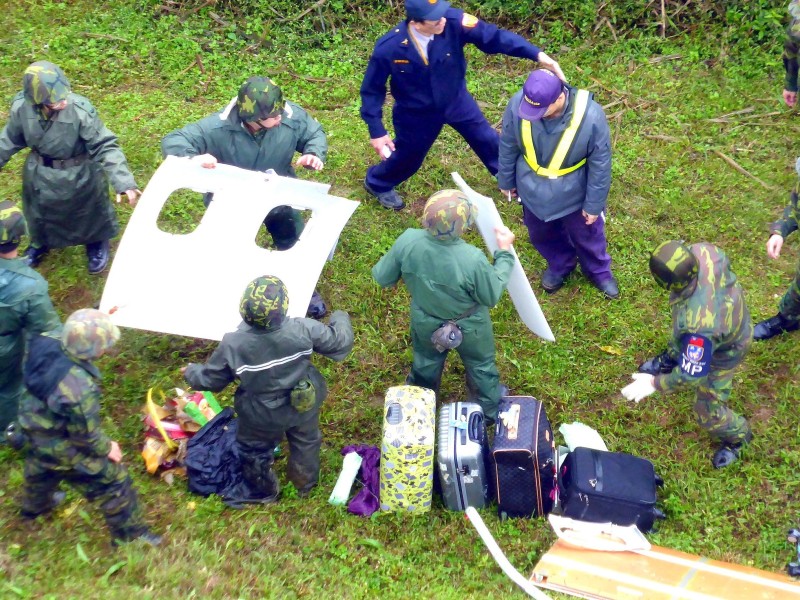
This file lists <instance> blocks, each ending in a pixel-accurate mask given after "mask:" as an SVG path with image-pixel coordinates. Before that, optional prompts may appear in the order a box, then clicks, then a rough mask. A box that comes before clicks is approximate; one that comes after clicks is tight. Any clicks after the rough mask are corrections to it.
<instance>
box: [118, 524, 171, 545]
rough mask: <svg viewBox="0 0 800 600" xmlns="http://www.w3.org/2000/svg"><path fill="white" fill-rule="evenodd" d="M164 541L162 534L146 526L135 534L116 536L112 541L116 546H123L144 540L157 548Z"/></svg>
mask: <svg viewBox="0 0 800 600" xmlns="http://www.w3.org/2000/svg"><path fill="white" fill-rule="evenodd" d="M162 541H164V540H163V538H162V537H161V536H160V535H158V534H155V533H153V532H152V531H150V529H148V528H146V527H145V528H144V529H143V530H141V531H138V532H136V533H133V534H126V535H121V536H115V537H114V539H113V540H112V542H111V543H112V544H113V545H114V546H121V545H122V544H130V543H132V542H144V543H145V544H148V545H149V546H153V547H154V548H155V547H156V546H160V545H161V542H162Z"/></svg>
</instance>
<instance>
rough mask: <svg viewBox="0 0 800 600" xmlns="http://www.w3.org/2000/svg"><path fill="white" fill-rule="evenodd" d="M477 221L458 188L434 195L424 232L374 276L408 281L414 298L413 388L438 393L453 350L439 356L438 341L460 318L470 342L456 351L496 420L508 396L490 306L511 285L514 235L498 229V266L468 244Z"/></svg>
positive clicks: (394, 250)
mask: <svg viewBox="0 0 800 600" xmlns="http://www.w3.org/2000/svg"><path fill="white" fill-rule="evenodd" d="M475 216H476V208H475V207H474V206H473V205H472V204H471V203H470V201H469V200H468V199H467V197H466V196H464V194H462V193H461V192H459V191H458V190H442V191H440V192H437V193H435V194H434V195H433V196H431V197H430V199H429V200H428V202H427V203H426V204H425V209H424V210H423V216H422V223H423V226H424V227H425V228H424V229H407V230H406V231H405V232H403V234H401V235H400V237H399V238H397V240H396V241H395V243H394V245H393V246H392V247H391V249H390V250H389V252H387V253H386V255H384V256H383V257H382V258H381V259H380V260H379V261H378V263H377V264H376V265H375V266H374V267H373V268H372V276H373V277H374V278H375V281H377V282H378V284H380V285H381V286H383V287H388V286H392V285H394V284H396V283H397V282H398V281H399V280H400V279H401V278H402V279H403V281H404V282H405V284H406V288H407V289H408V291H409V293H410V294H411V343H412V346H413V349H414V361H413V363H412V365H411V373H410V374H409V375H408V378H407V380H406V381H407V383H409V384H411V385H419V386H422V387H426V388H429V389H432V390H434V391H435V392H437V393H438V390H439V383H440V380H441V377H442V369H443V368H444V363H445V359H446V358H447V352H446V351H441V352H440V351H438V350H437V349H436V347H435V346H434V344H433V342H432V341H431V336H432V335H433V332H434V331H436V330H437V329H438V328H439V326H440V325H442V324H443V323H445V322H446V321H448V320H456V321H457V323H458V326H459V328H460V330H461V333H462V335H463V341H462V342H461V344H460V345H459V346H458V347H456V348H455V350H456V352H458V354H459V356H460V357H461V361H462V362H463V363H464V369H465V370H466V373H467V380H468V383H469V384H470V386H473V385H474V387H475V391H476V392H477V400H478V402H479V404H480V405H481V407H482V408H483V411H484V414H485V415H486V417H487V419H490V420H495V419H496V418H497V405H498V402H499V400H500V396H501V391H500V378H499V374H498V372H497V365H496V364H495V344H494V333H493V331H492V320H491V318H490V316H489V308H490V307H492V306H494V305H495V304H497V302H498V301H499V300H500V296H501V295H502V293H503V290H505V288H506V285H508V279H509V277H510V275H511V270H512V268H513V267H514V256H513V255H512V254H511V253H510V252H509V251H508V250H509V248H511V245H512V244H513V243H514V234H513V233H512V232H511V231H510V230H509V229H508V228H506V227H503V228H499V229H498V230H497V231H496V235H497V245H498V247H499V248H500V249H499V250H497V251H496V252H495V253H494V264H491V263H490V262H489V260H488V259H487V258H486V255H485V254H484V253H483V251H481V250H480V249H478V248H476V247H475V246H472V245H470V244H468V243H467V242H465V241H464V240H462V239H461V236H462V235H463V233H464V232H465V231H466V230H467V229H468V228H470V227H471V226H472V225H473V224H474V223H475Z"/></svg>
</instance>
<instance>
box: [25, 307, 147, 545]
mask: <svg viewBox="0 0 800 600" xmlns="http://www.w3.org/2000/svg"><path fill="white" fill-rule="evenodd" d="M98 313H99V314H100V315H102V313H100V311H95V310H93V309H84V310H81V311H78V312H77V313H74V314H73V315H72V316H70V318H69V319H67V322H66V323H65V325H64V332H63V334H62V335H61V338H60V339H59V338H58V337H56V336H53V335H44V336H37V337H36V338H34V339H33V340H32V342H31V345H30V352H29V356H28V359H27V361H26V364H25V385H26V386H27V387H28V390H29V391H30V394H26V396H25V399H24V400H23V403H22V406H21V407H20V414H19V425H20V427H21V429H22V431H23V432H24V433H25V434H26V436H27V438H28V449H27V456H26V458H25V466H24V477H25V482H24V485H23V495H22V513H23V515H24V516H27V517H35V516H37V515H40V514H44V513H46V512H48V511H49V510H51V509H52V508H53V505H54V503H53V494H54V492H55V491H56V490H57V488H58V485H59V483H60V482H61V481H67V482H68V483H69V484H70V485H72V486H73V487H75V488H76V489H78V490H79V491H80V492H81V493H82V494H83V495H84V496H86V498H87V499H88V500H90V501H94V500H97V501H98V503H99V506H100V510H101V511H102V512H103V515H104V517H105V520H106V523H107V525H108V528H109V529H110V531H111V535H112V536H113V537H114V539H115V540H130V539H134V538H137V537H140V536H142V535H143V534H146V533H147V531H148V529H147V526H146V525H145V523H144V521H143V519H142V515H141V511H140V509H139V503H138V501H137V498H136V492H135V490H134V489H133V483H132V482H131V478H130V476H129V475H128V473H127V471H126V469H125V467H124V466H122V465H121V464H119V463H116V462H113V461H111V460H110V459H109V458H108V454H109V451H110V450H111V440H110V439H109V438H108V437H107V436H106V435H105V434H104V433H103V431H102V430H101V429H100V388H99V386H98V383H97V382H98V381H99V379H100V373H99V371H98V370H97V367H95V366H94V365H93V364H92V363H91V362H90V361H89V359H90V358H94V357H97V356H99V355H100V354H102V353H103V352H104V351H105V350H106V349H107V348H109V347H110V346H112V345H113V344H114V342H115V341H116V339H117V338H118V337H119V330H118V329H117V328H116V326H114V325H113V324H111V322H110V321H108V320H107V318H106V320H105V322H104V323H102V324H101V325H100V326H98V325H97V321H96V320H94V319H95V315H96V314H98Z"/></svg>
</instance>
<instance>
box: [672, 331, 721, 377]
mask: <svg viewBox="0 0 800 600" xmlns="http://www.w3.org/2000/svg"><path fill="white" fill-rule="evenodd" d="M712 351H713V344H712V343H711V340H709V339H708V338H707V337H705V336H703V335H698V334H695V333H687V334H685V335H684V336H683V337H682V338H681V359H680V369H681V371H683V372H684V373H685V374H686V375H688V376H689V377H705V376H706V375H708V372H709V370H710V369H711V353H712Z"/></svg>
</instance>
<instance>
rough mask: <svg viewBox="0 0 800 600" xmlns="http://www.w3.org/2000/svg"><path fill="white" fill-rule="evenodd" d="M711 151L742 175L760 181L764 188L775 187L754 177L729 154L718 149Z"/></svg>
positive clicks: (771, 188) (772, 188)
mask: <svg viewBox="0 0 800 600" xmlns="http://www.w3.org/2000/svg"><path fill="white" fill-rule="evenodd" d="M712 152H713V153H714V154H716V155H717V156H719V157H720V158H721V159H722V160H724V161H725V162H726V163H728V164H729V165H730V166H731V167H733V168H734V169H736V170H737V171H739V173H741V174H742V175H746V176H747V177H749V178H750V179H752V180H753V181H757V182H758V183H760V184H761V185H762V186H763V187H764V188H766V189H768V190H774V189H775V188H774V187H773V186H771V185H769V184H768V183H765V182H764V181H762V180H761V179H759V178H758V177H756V176H755V175H753V174H752V173H751V172H750V171H748V170H747V169H745V168H744V167H743V166H741V165H740V164H739V163H737V162H736V161H735V160H733V159H732V158H731V157H730V156H728V155H727V154H724V153H722V152H720V151H719V150H712Z"/></svg>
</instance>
